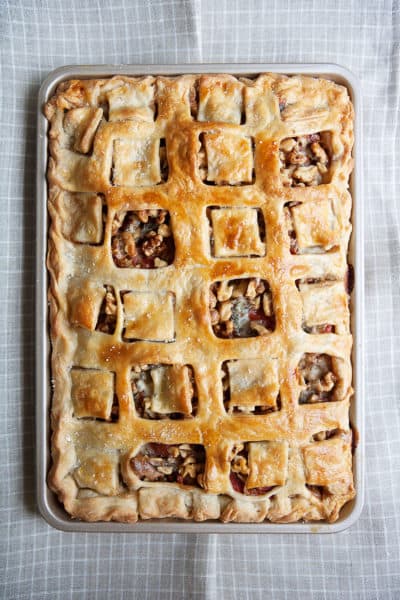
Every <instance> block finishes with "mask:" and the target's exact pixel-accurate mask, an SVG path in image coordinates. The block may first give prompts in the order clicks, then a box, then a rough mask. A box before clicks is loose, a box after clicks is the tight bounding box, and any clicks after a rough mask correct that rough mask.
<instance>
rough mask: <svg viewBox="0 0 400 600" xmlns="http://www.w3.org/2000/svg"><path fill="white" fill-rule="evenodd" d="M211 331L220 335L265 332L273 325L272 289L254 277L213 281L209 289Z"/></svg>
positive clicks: (265, 282) (226, 336) (253, 334)
mask: <svg viewBox="0 0 400 600" xmlns="http://www.w3.org/2000/svg"><path fill="white" fill-rule="evenodd" d="M209 309H210V318H211V325H212V328H213V331H214V333H215V335H216V336H217V337H220V338H248V337H256V336H258V335H268V334H269V333H271V332H272V331H274V329H275V314H274V309H273V305H272V293H271V290H270V288H269V285H268V282H267V281H265V280H264V279H260V278H258V277H255V278H252V279H231V280H229V281H228V280H225V281H216V282H215V283H213V284H212V286H211V288H210V293H209Z"/></svg>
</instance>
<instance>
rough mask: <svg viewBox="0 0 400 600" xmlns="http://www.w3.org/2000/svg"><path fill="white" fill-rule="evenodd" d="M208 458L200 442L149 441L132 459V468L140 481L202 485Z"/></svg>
mask: <svg viewBox="0 0 400 600" xmlns="http://www.w3.org/2000/svg"><path fill="white" fill-rule="evenodd" d="M205 461H206V454H205V450H204V446H201V445H200V444H159V443H149V444H145V445H144V446H142V447H141V449H140V451H139V452H138V453H137V454H136V455H135V456H134V457H132V458H131V460H130V467H131V469H132V471H133V473H134V474H135V475H136V476H137V477H138V478H139V479H140V480H141V481H150V482H168V483H179V484H181V485H188V486H195V487H203V476H204V467H205Z"/></svg>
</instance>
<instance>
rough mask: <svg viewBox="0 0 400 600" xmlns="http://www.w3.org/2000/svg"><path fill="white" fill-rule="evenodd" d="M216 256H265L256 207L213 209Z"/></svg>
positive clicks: (212, 218) (212, 219) (212, 221)
mask: <svg viewBox="0 0 400 600" xmlns="http://www.w3.org/2000/svg"><path fill="white" fill-rule="evenodd" d="M211 223H212V232H213V242H214V244H213V247H214V256H216V257H220V258H223V257H230V256H264V255H265V244H264V243H263V242H262V241H261V238H260V229H259V225H258V213H257V209H255V208H213V209H211Z"/></svg>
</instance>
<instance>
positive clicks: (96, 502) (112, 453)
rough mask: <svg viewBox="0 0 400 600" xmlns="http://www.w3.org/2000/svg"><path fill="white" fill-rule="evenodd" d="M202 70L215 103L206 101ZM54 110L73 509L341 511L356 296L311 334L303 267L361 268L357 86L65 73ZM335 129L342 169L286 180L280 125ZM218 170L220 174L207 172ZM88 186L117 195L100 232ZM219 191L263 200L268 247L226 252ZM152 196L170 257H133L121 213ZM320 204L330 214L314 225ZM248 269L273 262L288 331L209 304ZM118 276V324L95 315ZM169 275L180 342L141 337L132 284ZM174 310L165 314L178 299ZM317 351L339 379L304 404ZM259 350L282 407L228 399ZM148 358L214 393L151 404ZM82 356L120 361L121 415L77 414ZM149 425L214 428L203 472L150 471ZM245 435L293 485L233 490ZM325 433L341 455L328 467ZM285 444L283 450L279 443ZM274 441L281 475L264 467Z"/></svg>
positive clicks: (53, 192)
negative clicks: (141, 382) (194, 476)
mask: <svg viewBox="0 0 400 600" xmlns="http://www.w3.org/2000/svg"><path fill="white" fill-rule="evenodd" d="M196 85H197V86H198V98H199V106H198V112H197V115H198V116H197V118H198V120H196V116H195V117H192V115H191V107H190V102H191V98H192V97H193V90H195V88H196ZM280 105H281V109H282V110H281V111H280ZM106 107H108V114H107V110H106ZM45 114H46V116H47V118H48V120H49V122H50V131H49V147H50V158H49V166H48V182H49V197H48V207H49V212H50V216H51V223H50V230H49V242H48V259H47V264H48V269H49V272H50V288H49V303H50V329H51V340H52V379H53V381H54V393H53V400H52V412H51V421H52V428H53V436H52V457H53V464H52V467H51V471H50V474H49V484H50V486H51V487H52V489H54V490H55V491H56V492H57V493H58V495H59V498H60V500H61V501H62V502H63V503H64V506H65V508H66V510H67V511H68V512H69V513H70V514H71V515H72V516H73V517H75V518H79V519H84V520H88V521H96V520H106V521H107V520H111V519H112V520H118V521H126V522H135V521H136V520H137V519H139V518H142V519H148V518H160V517H177V518H182V519H194V520H198V521H202V520H206V519H221V520H222V521H224V522H228V521H236V522H260V521H263V520H266V519H267V520H270V521H274V522H293V521H297V520H320V519H326V520H328V521H333V520H335V519H337V517H338V515H339V511H340V508H341V506H342V505H343V504H345V503H346V502H347V501H348V500H350V499H351V498H352V497H353V496H354V488H353V480H352V473H351V464H350V463H351V454H350V449H349V448H350V446H349V442H344V441H343V438H342V437H341V436H343V435H348V436H350V428H349V403H350V400H351V396H352V388H351V362H350V352H351V346H352V338H351V335H350V334H349V333H348V329H347V327H346V326H345V325H344V324H343V315H342V314H339V313H338V323H339V322H340V323H342V326H341V330H340V331H339V330H337V332H336V334H331V333H327V334H324V335H314V334H309V333H306V332H305V331H304V330H303V328H302V324H303V310H304V307H303V301H304V297H303V299H302V294H303V295H304V293H305V288H304V287H300V288H298V287H297V286H296V282H297V281H298V280H299V279H300V280H307V279H318V280H323V279H326V278H327V279H330V280H335V281H338V282H341V283H342V284H343V282H344V281H345V280H346V278H347V270H348V267H347V249H348V240H349V236H350V232H351V226H350V221H349V218H350V210H351V198H350V195H349V193H348V181H349V175H350V172H351V169H352V165H353V162H352V158H351V149H352V143H353V109H352V105H351V102H350V100H349V97H348V94H347V91H346V89H345V88H344V87H342V86H339V85H336V84H334V83H332V82H330V81H328V80H324V79H316V78H311V77H303V76H293V77H286V76H281V75H276V74H264V75H260V76H259V77H258V78H257V79H255V80H248V79H242V80H238V79H236V78H234V77H232V76H230V75H207V76H191V75H185V76H181V77H177V78H166V77H157V78H152V77H144V78H128V77H121V76H118V77H114V78H112V79H105V80H85V81H70V82H65V83H63V84H61V85H60V86H59V88H58V90H57V92H56V94H55V95H54V97H53V98H52V99H51V100H50V102H49V103H48V104H47V105H46V107H45ZM155 115H156V120H154V116H155ZM241 123H242V124H241ZM320 131H330V132H331V133H332V140H333V142H332V144H333V152H334V154H333V157H332V164H331V166H330V171H329V173H330V183H328V184H323V185H319V186H317V187H292V188H291V187H284V186H283V185H282V184H281V180H280V166H279V143H280V141H281V140H283V139H285V138H288V137H294V136H300V135H306V134H310V133H314V132H320ZM200 134H203V136H202V140H203V144H204V145H205V146H206V152H207V154H208V156H207V158H208V174H207V178H206V183H203V182H202V181H201V179H200V175H199V157H198V151H199V148H200V146H201V141H200V139H199V136H200ZM160 139H165V141H166V150H167V157H168V166H169V173H168V179H167V181H166V182H163V181H162V180H161V175H160V164H159V162H158V156H159V143H160ZM207 180H208V182H212V183H214V184H215V185H207ZM112 182H113V183H114V184H112ZM229 184H231V185H229ZM71 193H79V194H82V193H90V194H93V193H95V194H101V195H102V198H103V201H104V203H105V205H106V207H107V212H106V219H105V224H104V231H101V234H100V233H99V232H97V233H96V235H95V234H94V233H93V231H92V230H91V233H89V234H88V235H87V236H86V237H85V235H86V234H82V233H81V232H79V231H78V233H77V234H76V233H75V229H76V226H77V225H78V223H77V222H76V221H75V220H74V218H72V219H71V217H70V212H69V208H68V207H69V202H68V198H70V194H71ZM76 199H79V196H76V198H75V200H76ZM296 202H297V203H302V204H301V205H299V204H298V205H297V207H296V205H295V204H291V211H292V212H293V211H294V217H293V214H292V221H293V222H294V224H295V227H296V229H297V235H298V238H299V239H298V242H300V243H299V247H300V253H299V254H297V255H293V254H291V253H290V238H289V235H288V218H287V211H288V208H287V205H288V203H296ZM83 205H84V203H83V204H82V210H84V209H83ZM285 205H286V207H285ZM216 206H221V207H225V208H231V209H232V210H234V209H237V208H246V207H247V208H257V209H260V210H261V211H262V214H263V218H264V222H265V228H266V247H265V256H260V257H257V256H256V257H254V256H253V257H240V258H235V257H233V258H226V257H223V258H218V257H213V256H212V255H211V252H210V235H209V220H208V218H207V208H209V207H216ZM147 208H158V209H165V210H167V211H168V212H169V214H170V219H171V228H172V232H173V236H174V243H175V257H174V261H173V264H171V265H169V266H167V267H165V268H160V269H128V268H118V267H117V266H116V265H115V263H114V261H113V259H112V255H111V224H112V221H113V219H114V215H115V213H116V212H118V211H121V210H125V211H126V210H141V209H147ZM87 210H88V211H89V212H87V213H86V212H85V210H84V216H83V219H84V220H85V219H86V220H87V221H88V223H89V224H90V225H91V227H93V224H94V223H95V222H96V223H97V227H99V228H100V224H99V223H98V212H96V209H95V208H94V212H93V207H92V208H90V209H89V208H88V209H87ZM97 210H98V209H97ZM321 210H322V212H321ZM324 211H325V212H324ZM329 211H331V212H329ZM307 214H309V215H311V219H312V220H313V223H314V224H315V226H316V229H315V228H314V225H313V227H312V228H310V224H311V221H310V220H309V219H308V217H307ZM327 215H328V217H329V218H330V219H331V220H332V218H333V217H331V215H333V216H334V227H333V228H332V229H331V234H330V235H328V233H327V231H326V227H325V224H324V223H325V221H324V220H325V218H326V216H327ZM74 223H75V225H74ZM332 232H333V233H332ZM82 236H83V237H82ZM98 240H100V242H99V241H98ZM76 242H80V243H76ZM302 244H303V245H304V246H307V247H308V246H314V245H315V244H322V246H323V251H322V252H317V253H315V252H308V251H307V248H305V252H303V251H302V250H303V247H302ZM255 254H257V253H255ZM240 277H247V278H251V277H260V278H262V279H265V280H266V281H267V282H268V283H269V285H270V288H271V292H272V296H273V305H274V310H275V318H276V327H275V330H274V331H273V333H270V334H269V335H263V336H259V337H251V338H242V339H233V340H232V339H221V338H217V337H216V336H215V335H214V334H213V330H212V326H211V321H210V315H209V309H208V290H209V287H210V285H211V283H212V282H214V281H221V280H223V279H235V278H240ZM105 285H111V286H112V287H113V288H114V290H115V293H116V302H117V319H116V327H115V332H114V333H113V334H111V335H109V334H105V333H102V332H100V331H95V327H96V321H97V317H98V313H99V309H100V305H101V302H102V299H103V298H104V294H105V288H104V286H105ZM163 290H166V291H168V292H171V293H172V294H173V295H174V296H173V297H174V302H175V304H174V335H175V341H173V342H171V343H163V342H157V341H134V342H132V341H124V340H123V337H122V335H123V330H124V328H125V327H126V323H125V316H124V306H123V297H124V295H122V298H121V294H120V292H126V291H128V292H129V291H131V292H132V291H133V292H135V294H139V293H140V294H145V293H147V294H148V293H150V292H152V293H154V294H156V293H159V292H160V291H163ZM335 298H337V295H336V296H335ZM339 312H340V311H339ZM157 319H161V322H160V326H162V325H163V323H162V315H161V316H160V315H159V314H158V315H156V316H155V321H157ZM335 324H336V321H335ZM155 326H156V325H155ZM139 337H141V336H139ZM156 339H158V338H156ZM304 353H325V354H329V355H331V356H333V357H335V364H336V365H337V373H338V376H339V381H338V386H337V390H336V395H335V398H334V401H331V402H323V403H317V404H304V405H300V404H299V402H298V399H299V394H300V391H301V385H300V383H299V378H298V377H297V375H296V367H297V365H298V363H299V361H300V359H301V357H302V355H303V354H304ZM257 358H258V359H263V358H265V359H267V358H271V359H274V360H276V361H277V365H278V385H279V394H280V404H281V406H280V409H279V410H277V411H275V412H271V413H269V414H263V415H257V414H240V413H236V414H234V413H232V414H229V413H227V412H226V411H225V408H224V405H223V391H222V383H221V365H222V364H223V363H225V362H227V361H234V360H250V359H253V360H256V359H257ZM140 364H146V365H147V364H160V365H161V364H169V365H191V366H192V368H193V371H194V376H195V381H196V387H197V396H198V409H197V413H196V416H195V417H193V418H190V417H189V418H187V419H184V420H181V421H174V420H171V419H164V420H146V419H142V418H139V417H138V416H137V414H136V412H135V409H134V404H133V398H132V391H131V387H130V373H131V369H132V367H133V366H134V365H140ZM72 368H82V369H97V370H100V371H104V372H107V373H114V374H115V390H114V393H115V394H116V397H117V399H118V410H119V415H118V419H117V421H116V422H107V421H102V420H94V419H90V418H80V419H79V418H76V416H74V402H73V398H72V393H71V385H72V383H71V370H72ZM106 410H107V412H108V410H109V407H107V409H106ZM332 430H339V431H340V432H342V433H341V434H338V435H336V434H335V435H334V436H333V437H331V438H330V439H327V440H326V441H319V442H317V441H313V436H314V435H316V434H318V433H319V432H321V431H332ZM343 432H344V433H343ZM346 439H349V437H348V438H346ZM150 441H151V442H160V443H163V444H180V443H181V444H182V443H189V444H202V445H203V446H204V447H205V450H206V465H205V472H204V478H203V481H204V483H203V485H204V488H203V489H201V488H197V487H188V486H184V485H181V484H178V483H160V482H155V483H152V482H145V481H140V480H139V479H138V478H137V477H135V476H134V475H133V474H132V471H131V470H130V468H129V460H130V457H132V456H134V454H135V453H136V452H138V450H139V449H140V447H141V445H142V444H143V443H146V442H150ZM240 442H255V443H256V444H257V445H255V446H254V448H255V449H257V448H259V449H262V450H263V452H261V451H260V452H258V455H257V456H258V458H260V457H261V458H260V460H261V463H260V464H258V463H257V464H258V471H259V476H260V479H259V481H260V482H262V484H263V485H264V484H265V483H266V482H267V481H268V482H270V481H272V480H274V482H276V485H278V487H275V488H274V489H272V490H271V491H270V492H268V493H265V494H263V495H260V496H246V495H244V494H241V493H239V492H237V491H235V490H234V489H233V487H232V484H231V482H230V478H229V472H230V456H231V451H232V447H233V445H234V444H235V443H240ZM259 444H260V445H259ZM344 445H345V446H346V447H344ZM324 448H326V449H327V452H328V457H329V459H328V462H327V463H326V465H325V466H324V458H323V457H324V452H323V450H324ZM271 449H272V450H271ZM282 449H283V451H281V450H282ZM278 450H280V451H279V452H278ZM343 452H345V458H344V459H343V458H342V453H343ZM275 453H276V458H271V457H273V456H275ZM264 455H265V456H266V457H267V458H265V460H266V461H267V463H266V471H265V472H266V473H269V475H268V477H266V475H265V474H264V475H265V476H264V475H263V473H262V456H264ZM278 456H279V459H278ZM258 458H257V457H254V456H253V457H252V458H250V460H254V461H257V460H258ZM343 460H344V462H343ZM271 461H272V462H271ZM254 464H256V462H254ZM260 469H261V470H260ZM316 472H318V473H320V475H319V476H316V475H315V473H316ZM323 473H325V475H323ZM328 475H329V476H328ZM257 481H258V480H257ZM318 482H323V483H318ZM250 483H251V482H250ZM315 485H317V486H318V485H322V486H326V488H327V490H328V491H329V493H323V494H318V493H315V491H314V490H313V489H312V486H315ZM307 486H311V488H310V487H307ZM324 489H325V488H324Z"/></svg>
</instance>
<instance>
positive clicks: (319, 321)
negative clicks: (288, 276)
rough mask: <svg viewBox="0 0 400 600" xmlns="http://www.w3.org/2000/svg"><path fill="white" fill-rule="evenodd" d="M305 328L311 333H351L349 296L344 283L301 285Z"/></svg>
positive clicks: (325, 282)
mask: <svg viewBox="0 0 400 600" xmlns="http://www.w3.org/2000/svg"><path fill="white" fill-rule="evenodd" d="M299 291H300V295H301V299H302V302H303V319H304V324H303V328H305V329H306V331H309V332H310V333H338V334H345V333H348V332H349V320H350V314H349V296H348V294H347V292H346V289H345V286H344V282H343V281H329V280H328V281H319V282H315V283H314V282H313V283H306V282H305V283H300V284H299Z"/></svg>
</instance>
